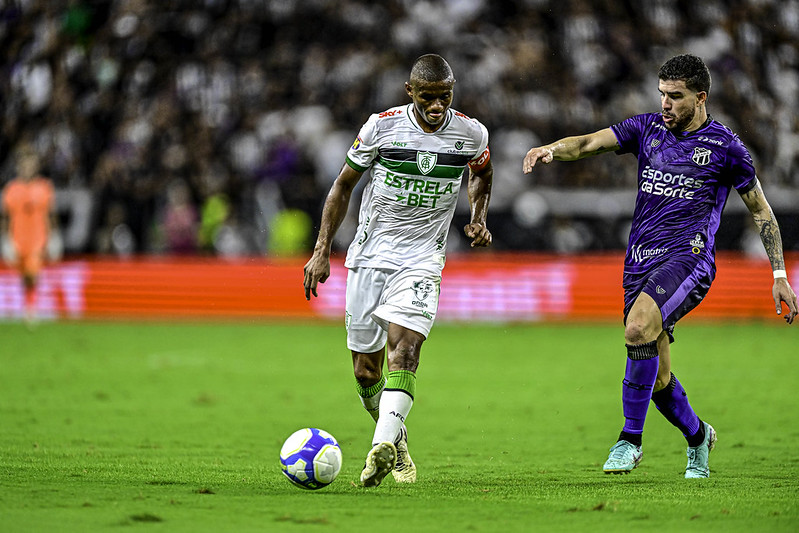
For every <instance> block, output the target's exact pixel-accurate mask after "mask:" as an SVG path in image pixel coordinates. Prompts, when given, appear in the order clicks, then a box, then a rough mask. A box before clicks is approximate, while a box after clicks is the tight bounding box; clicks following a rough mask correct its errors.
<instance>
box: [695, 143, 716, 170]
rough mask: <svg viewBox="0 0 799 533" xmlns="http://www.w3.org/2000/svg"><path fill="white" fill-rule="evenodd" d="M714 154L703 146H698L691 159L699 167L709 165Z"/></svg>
mask: <svg viewBox="0 0 799 533" xmlns="http://www.w3.org/2000/svg"><path fill="white" fill-rule="evenodd" d="M712 153H713V152H711V151H710V150H708V149H707V148H702V147H701V146H697V147H696V148H694V155H693V157H692V158H691V159H692V160H693V161H694V163H696V164H697V165H700V166H701V165H707V164H708V163H710V156H711V154H712Z"/></svg>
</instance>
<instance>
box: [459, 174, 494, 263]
mask: <svg viewBox="0 0 799 533" xmlns="http://www.w3.org/2000/svg"><path fill="white" fill-rule="evenodd" d="M493 181H494V167H493V165H492V164H491V160H490V159H489V160H488V161H487V162H486V163H485V164H484V165H483V166H482V167H480V168H479V169H477V170H475V169H473V168H471V167H470V168H469V183H468V185H467V192H468V196H469V210H470V212H471V215H472V216H471V219H470V220H469V223H468V224H466V226H465V227H464V228H463V232H464V234H466V236H467V237H468V238H470V239H472V242H471V246H472V248H475V247H485V246H490V245H491V243H492V242H493V240H494V238H493V236H492V235H491V232H490V231H488V227H487V225H486V218H487V217H488V202H489V201H490V200H491V185H492V183H493Z"/></svg>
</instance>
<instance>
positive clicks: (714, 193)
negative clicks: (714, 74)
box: [611, 113, 757, 274]
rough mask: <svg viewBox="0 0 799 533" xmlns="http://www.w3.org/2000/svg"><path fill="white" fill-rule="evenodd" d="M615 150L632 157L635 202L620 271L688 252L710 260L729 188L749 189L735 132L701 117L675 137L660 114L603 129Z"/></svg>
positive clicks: (750, 175) (751, 180) (746, 161)
mask: <svg viewBox="0 0 799 533" xmlns="http://www.w3.org/2000/svg"><path fill="white" fill-rule="evenodd" d="M611 129H612V130H613V133H614V134H615V135H616V139H617V140H618V142H619V145H620V146H621V148H620V149H619V150H618V151H617V152H616V153H618V154H624V153H632V154H634V155H636V156H637V157H638V195H637V197H636V200H635V212H634V214H633V221H632V228H631V229H630V238H629V241H628V243H627V256H626V258H625V260H624V271H625V273H629V274H640V273H644V272H647V271H648V270H649V269H651V268H653V267H655V266H657V265H659V264H661V263H662V262H663V261H665V260H667V259H668V258H669V257H674V256H675V255H680V254H696V255H698V256H700V257H701V258H704V259H705V260H707V261H708V262H709V263H710V264H711V265H714V263H715V237H716V231H717V230H718V227H719V223H720V221H721V212H722V210H723V209H724V204H725V203H726V202H727V197H728V195H729V193H730V188H731V187H735V189H736V190H737V191H738V192H739V193H741V194H743V193H745V192H747V191H749V190H750V189H751V188H752V187H754V186H755V184H756V183H757V182H756V175H755V169H754V165H753V164H752V158H751V156H750V155H749V151H748V150H747V149H746V147H745V146H744V145H743V143H742V142H741V140H740V139H739V138H738V136H737V135H736V134H734V133H733V132H732V131H730V129H729V128H727V127H726V126H724V125H723V124H721V123H719V122H717V121H715V120H713V118H712V117H709V118H708V120H707V122H705V124H703V125H702V126H701V127H700V128H699V129H698V130H696V131H692V132H687V133H684V134H682V135H675V134H674V133H672V132H670V131H669V130H668V129H667V128H666V126H664V125H663V119H662V117H661V116H660V113H648V114H644V115H637V116H634V117H631V118H628V119H627V120H625V121H622V122H620V123H618V124H615V125H613V126H611Z"/></svg>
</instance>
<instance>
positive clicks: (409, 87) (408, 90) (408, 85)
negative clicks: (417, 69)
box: [405, 81, 413, 100]
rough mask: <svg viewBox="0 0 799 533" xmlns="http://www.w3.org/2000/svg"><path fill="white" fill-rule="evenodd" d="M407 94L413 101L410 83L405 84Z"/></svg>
mask: <svg viewBox="0 0 799 533" xmlns="http://www.w3.org/2000/svg"><path fill="white" fill-rule="evenodd" d="M405 92H406V93H408V96H410V97H411V100H413V87H412V86H411V84H410V82H407V81H406V82H405Z"/></svg>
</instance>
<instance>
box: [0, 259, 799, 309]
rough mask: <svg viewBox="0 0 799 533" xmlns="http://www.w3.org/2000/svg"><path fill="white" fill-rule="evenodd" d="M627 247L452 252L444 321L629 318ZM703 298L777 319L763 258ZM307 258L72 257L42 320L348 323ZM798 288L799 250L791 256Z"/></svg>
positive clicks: (340, 297)
mask: <svg viewBox="0 0 799 533" xmlns="http://www.w3.org/2000/svg"><path fill="white" fill-rule="evenodd" d="M622 259H623V257H622V254H621V253H612V254H595V255H577V256H557V255H550V254H533V253H524V254H510V253H467V254H464V255H455V256H452V257H450V258H449V259H448V261H447V266H446V268H445V269H444V276H443V281H442V284H441V298H440V303H439V312H438V319H439V320H441V321H471V320H475V321H485V322H491V321H502V322H535V321H560V320H589V321H590V320H621V309H622V290H621V268H622ZM717 259H718V260H717V265H718V272H717V276H716V281H715V282H714V283H713V286H712V288H711V289H710V293H709V295H708V297H707V298H706V299H705V301H704V302H703V303H702V304H701V305H700V306H699V307H698V308H697V309H696V310H694V311H693V312H692V313H691V316H692V317H697V318H698V317H702V318H708V319H714V318H740V319H750V318H757V319H773V318H774V317H775V313H774V304H773V301H772V298H771V285H772V277H771V268H770V266H769V264H768V262H767V261H764V260H754V259H748V258H746V257H744V256H742V255H739V254H732V253H722V254H719V256H718V258H717ZM304 263H305V259H304V258H303V259H294V260H272V259H264V258H249V259H241V260H235V261H227V260H219V259H201V258H192V259H181V258H148V257H142V258H136V259H130V260H115V259H94V258H90V259H84V260H74V261H66V262H63V263H61V264H58V265H52V266H49V267H48V268H46V269H45V271H44V272H43V274H42V276H41V280H40V284H39V288H38V298H37V306H38V314H39V316H40V318H42V319H59V318H66V319H137V318H142V319H204V318H207V319H214V318H253V319H259V318H260V319H274V318H280V319H294V318H303V319H308V318H329V319H335V320H338V319H343V318H342V317H343V309H344V288H345V282H346V269H345V268H344V266H343V264H342V260H341V258H337V259H335V260H334V261H333V264H332V269H331V277H330V279H328V281H327V282H326V283H325V284H323V285H320V287H319V298H312V300H311V301H310V302H308V301H306V300H305V295H304V291H303V287H302V280H303V272H302V267H303V265H304ZM787 263H788V264H787V270H788V273H789V275H791V276H792V279H791V283H792V285H793V286H794V288H796V287H797V286H799V254H791V255H788V256H787ZM23 302H24V297H23V293H22V287H21V283H20V280H19V277H18V275H17V274H16V272H14V271H12V270H9V269H2V270H0V319H6V320H8V319H16V318H19V317H21V316H23V314H24V313H23Z"/></svg>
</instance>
